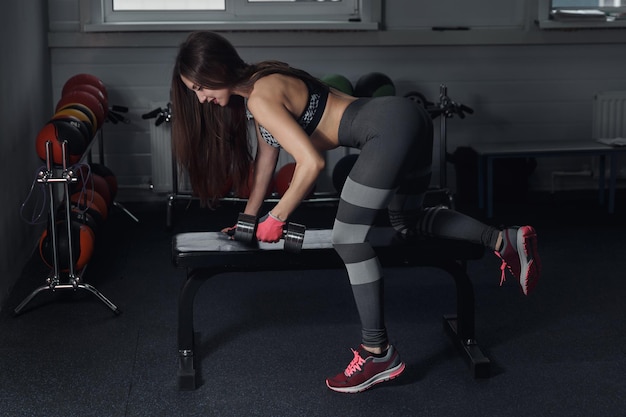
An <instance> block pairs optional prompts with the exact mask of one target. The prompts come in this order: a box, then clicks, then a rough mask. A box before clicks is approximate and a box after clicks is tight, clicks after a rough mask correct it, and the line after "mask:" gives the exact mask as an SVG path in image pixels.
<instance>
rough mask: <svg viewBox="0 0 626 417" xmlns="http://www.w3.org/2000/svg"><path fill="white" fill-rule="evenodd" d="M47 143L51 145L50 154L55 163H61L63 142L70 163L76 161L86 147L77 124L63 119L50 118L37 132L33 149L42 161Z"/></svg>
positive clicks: (45, 156) (45, 154) (44, 158)
mask: <svg viewBox="0 0 626 417" xmlns="http://www.w3.org/2000/svg"><path fill="white" fill-rule="evenodd" d="M47 143H50V144H51V145H52V146H51V149H50V153H51V155H50V156H51V157H52V161H53V163H54V164H55V165H61V164H62V163H63V152H62V144H63V143H67V151H68V161H69V163H70V164H75V163H76V162H78V161H79V160H80V157H81V155H82V154H83V152H85V149H86V147H87V144H86V143H85V137H84V135H83V133H82V132H81V130H80V129H79V128H78V127H77V126H75V125H73V124H71V123H67V122H66V121H63V120H51V121H49V122H48V123H46V124H45V125H44V126H43V127H42V128H41V130H40V131H39V133H37V138H36V141H35V149H36V151H37V155H39V158H41V159H42V160H43V161H45V160H46V158H47V148H46V144H47Z"/></svg>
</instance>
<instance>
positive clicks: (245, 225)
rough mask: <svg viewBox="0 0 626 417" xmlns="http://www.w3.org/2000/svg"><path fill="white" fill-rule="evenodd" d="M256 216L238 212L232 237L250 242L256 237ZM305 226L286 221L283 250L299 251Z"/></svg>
mask: <svg viewBox="0 0 626 417" xmlns="http://www.w3.org/2000/svg"><path fill="white" fill-rule="evenodd" d="M257 224H258V223H257V218H256V217H255V216H252V215H250V214H245V213H240V214H239V218H238V219H237V226H236V228H235V233H234V236H233V237H234V238H235V240H239V241H242V242H246V243H252V242H253V241H254V240H255V239H256V228H257ZM305 231H306V227H305V226H304V225H301V224H297V223H288V224H287V228H286V230H283V239H284V240H285V250H286V251H288V252H295V253H297V252H300V250H301V249H302V243H303V241H304V233H305Z"/></svg>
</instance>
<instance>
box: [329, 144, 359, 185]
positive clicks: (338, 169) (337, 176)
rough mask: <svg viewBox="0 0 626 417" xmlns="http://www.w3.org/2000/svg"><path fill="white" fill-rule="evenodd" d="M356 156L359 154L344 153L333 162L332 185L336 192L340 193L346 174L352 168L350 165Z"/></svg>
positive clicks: (352, 164)
mask: <svg viewBox="0 0 626 417" xmlns="http://www.w3.org/2000/svg"><path fill="white" fill-rule="evenodd" d="M358 157H359V155H358V154H354V153H353V154H350V155H346V156H344V157H343V158H341V159H340V160H339V161H337V163H336V164H335V167H334V168H333V186H334V187H335V190H337V193H338V194H341V190H342V189H343V185H344V184H345V182H346V179H348V175H349V174H350V171H351V170H352V167H353V166H354V163H355V162H356V160H357V158H358Z"/></svg>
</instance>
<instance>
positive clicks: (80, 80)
mask: <svg viewBox="0 0 626 417" xmlns="http://www.w3.org/2000/svg"><path fill="white" fill-rule="evenodd" d="M83 84H88V85H92V86H94V87H96V88H97V89H98V90H100V92H101V93H102V94H103V95H104V97H106V98H107V99H108V97H109V95H108V93H107V89H106V87H105V85H104V83H103V82H102V80H101V79H100V78H98V77H96V76H95V75H92V74H76V75H74V76H72V77H70V78H69V79H68V80H67V81H66V82H65V84H64V85H63V89H62V91H61V95H62V96H64V95H65V94H66V93H68V92H69V91H71V90H72V89H73V88H74V87H75V86H77V85H83Z"/></svg>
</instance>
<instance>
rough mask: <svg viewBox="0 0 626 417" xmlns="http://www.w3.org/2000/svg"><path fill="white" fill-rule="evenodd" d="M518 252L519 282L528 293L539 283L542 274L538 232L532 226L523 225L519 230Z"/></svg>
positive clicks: (526, 293)
mask: <svg viewBox="0 0 626 417" xmlns="http://www.w3.org/2000/svg"><path fill="white" fill-rule="evenodd" d="M520 232H521V233H520ZM517 253H518V255H519V259H520V276H519V281H520V282H519V283H520V285H521V286H522V292H523V293H524V294H525V295H528V294H529V293H530V292H531V291H532V290H533V289H534V288H535V286H536V285H537V281H538V280H539V275H540V274H541V260H540V259H539V252H538V250H537V232H536V231H535V229H534V228H532V227H531V226H523V227H521V228H520V230H519V231H518V233H517Z"/></svg>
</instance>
